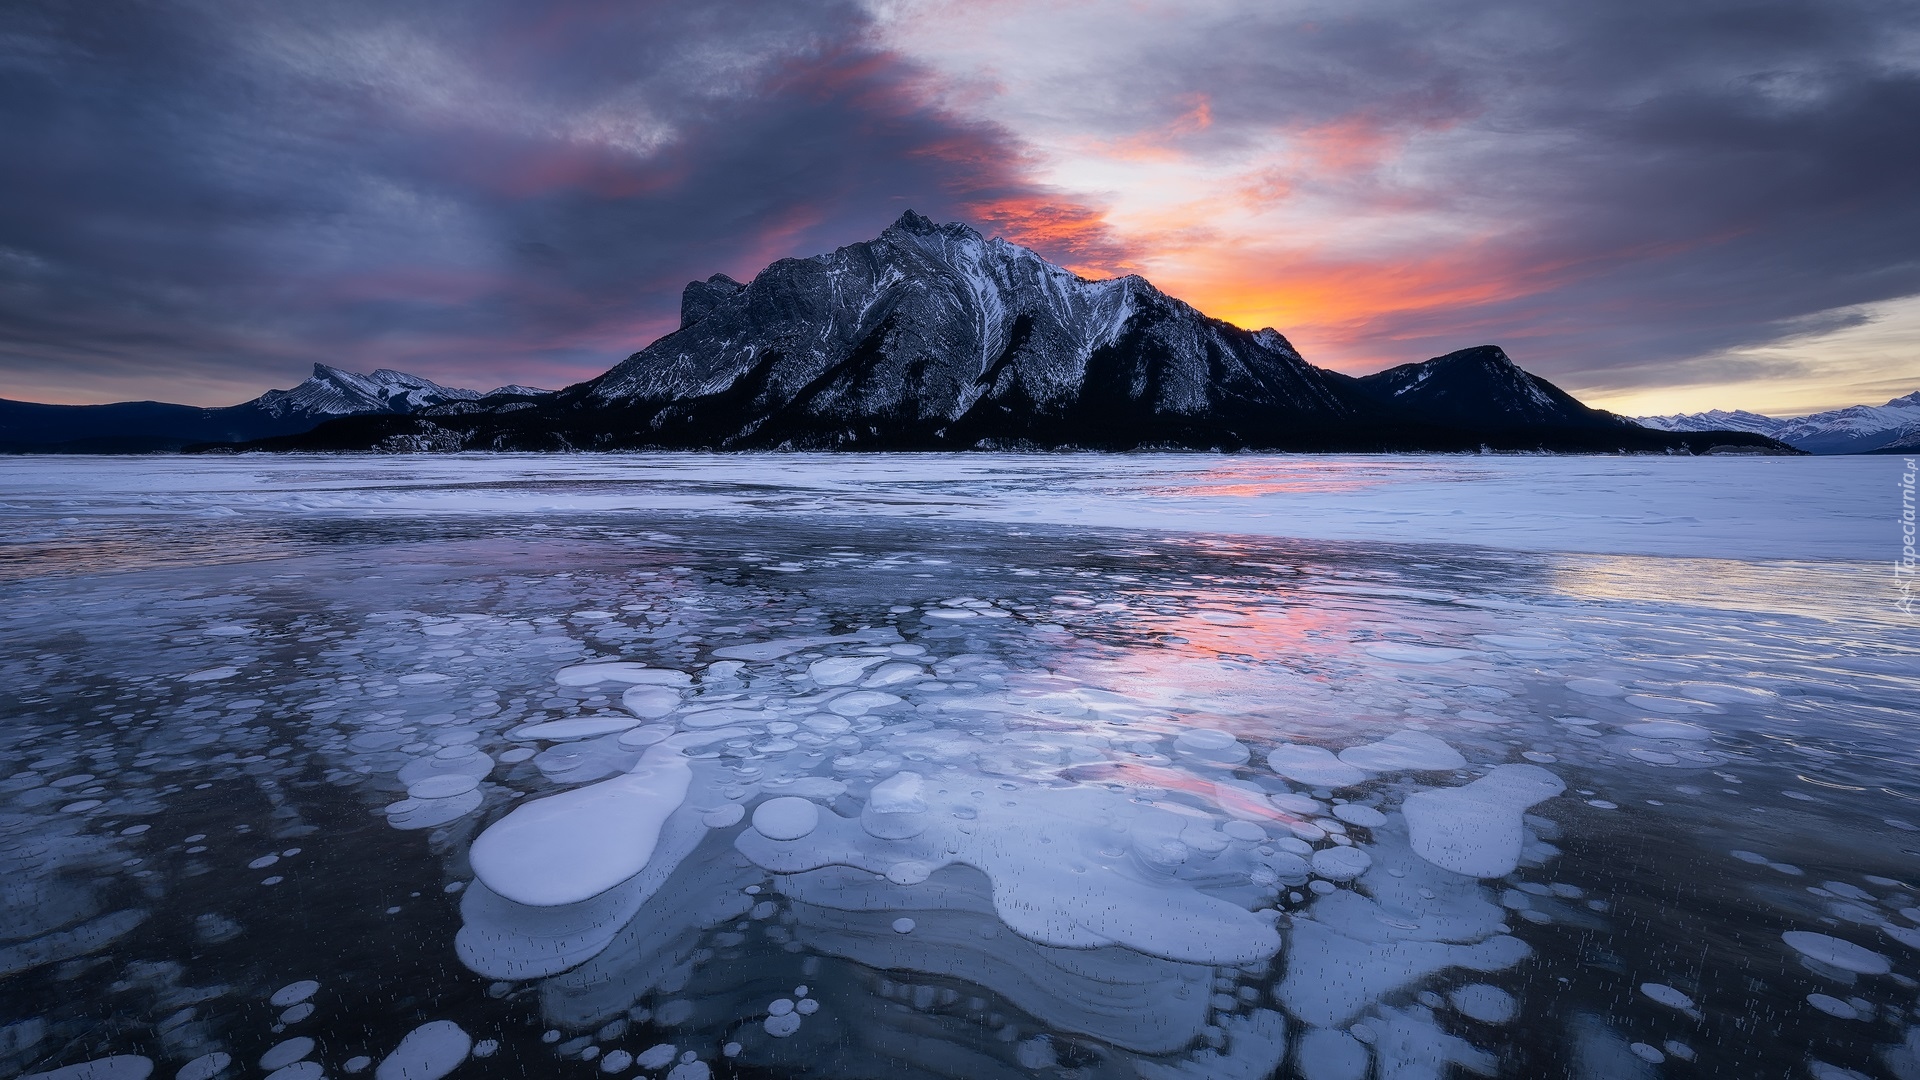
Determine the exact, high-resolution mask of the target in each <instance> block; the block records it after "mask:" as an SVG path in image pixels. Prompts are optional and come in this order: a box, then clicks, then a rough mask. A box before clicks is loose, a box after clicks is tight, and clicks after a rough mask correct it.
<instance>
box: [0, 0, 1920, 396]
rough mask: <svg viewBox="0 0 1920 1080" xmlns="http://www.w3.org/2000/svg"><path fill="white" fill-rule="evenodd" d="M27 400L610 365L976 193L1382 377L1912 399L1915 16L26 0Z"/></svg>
mask: <svg viewBox="0 0 1920 1080" xmlns="http://www.w3.org/2000/svg"><path fill="white" fill-rule="evenodd" d="M0 133H3V134H0V397H7V398H15V399H26V400H38V401H54V402H70V403H87V402H102V401H115V400H131V399H145V398H151V399H159V400H167V401H181V402H187V403H191V404H201V405H217V404H230V403H233V402H236V401H240V400H244V399H246V398H250V397H253V396H255V395H257V394H259V393H260V392H261V391H263V390H265V389H267V388H269V387H285V386H289V385H292V384H293V383H295V382H298V381H299V380H300V379H301V378H303V377H305V375H306V374H307V373H308V371H309V370H310V368H311V365H312V364H314V363H316V362H319V363H327V364H333V365H336V366H340V367H345V368H348V369H350V370H357V371H370V370H372V369H374V368H379V367H390V368H395V369H398V370H402V371H408V372H411V373H414V374H418V375H422V376H426V377H428V378H431V379H434V380H436V381H439V382H443V383H446V384H449V385H456V386H468V387H475V388H479V389H486V388H489V387H492V386H496V385H501V384H505V383H521V384H528V385H535V386H547V387H558V386H562V385H566V384H568V383H571V382H576V381H579V380H581V379H585V378H590V377H592V376H594V375H597V374H599V373H600V372H601V371H604V370H605V369H606V368H608V367H610V366H612V365H613V364H614V363H616V362H618V361H619V360H620V359H622V358H624V357H625V356H626V355H628V354H629V353H631V352H633V351H635V350H637V349H639V348H641V347H643V346H645V345H646V344H647V343H648V342H650V341H652V340H653V339H654V338H656V337H658V336H659V335H661V334H664V333H667V332H669V331H671V330H672V329H673V328H674V326H675V323H676V316H677V311H678V307H679V296H680V290H681V288H682V286H683V285H684V284H685V283H686V282H687V281H689V280H693V279H700V278H705V277H707V276H708V275H710V274H713V273H716V272H723V273H727V274H730V275H732V276H734V277H736V278H739V279H741V280H746V279H747V278H750V277H751V276H752V275H753V274H755V273H756V272H758V271H759V270H760V269H761V268H763V267H764V266H766V265H767V264H768V263H769V262H771V261H773V260H775V259H779V258H785V257H790V256H806V255H812V254H817V253H820V252H824V251H828V250H831V249H833V248H835V247H837V246H840V245H843V244H848V243H853V242H857V241H860V240H864V239H870V238H872V237H873V236H875V235H877V234H878V233H879V232H880V230H881V229H883V228H884V227H885V226H886V225H887V224H888V223H890V222H891V221H892V220H893V219H895V218H896V217H898V216H899V214H900V213H901V211H903V210H905V209H908V208H912V209H915V210H918V211H920V212H921V213H924V214H927V215H928V216H930V217H933V218H935V219H936V220H942V221H949V220H958V221H965V222H967V223H969V224H971V225H973V226H974V227H976V228H978V229H979V230H980V231H981V232H983V233H985V234H986V235H989V236H993V235H1001V236H1005V237H1007V238H1008V239H1010V240H1013V241H1016V242H1018V243H1022V244H1026V245H1028V246H1030V247H1033V248H1034V249H1035V250H1037V251H1039V252H1040V253H1041V254H1042V255H1044V256H1046V257H1047V258H1049V259H1051V260H1053V261H1054V262H1057V263H1060V264H1061V265H1064V266H1067V267H1069V268H1071V269H1073V270H1075V271H1077V272H1079V273H1082V274H1084V275H1087V276H1089V277H1102V276H1108V275H1112V274H1118V273H1140V274H1143V275H1145V276H1146V277H1148V278H1149V279H1151V280H1152V281H1153V282H1154V283H1155V284H1156V285H1158V286H1159V287H1161V288H1162V289H1164V290H1165V291H1167V292H1169V293H1171V294H1173V295H1175V296H1179V297H1181V298H1183V299H1185V300H1187V301H1189V302H1190V303H1192V304H1194V306H1196V307H1198V308H1199V309H1200V310H1202V311H1204V312H1206V313H1208V314H1210V315H1213V316H1216V317H1218V318H1223V319H1226V320H1228V321H1230V322H1233V323H1236V324H1238V325H1242V326H1246V327H1249V328H1257V327H1261V326H1273V327H1275V328H1277V329H1278V330H1280V331H1281V332H1282V333H1284V334H1286V335H1287V336H1288V338H1289V339H1290V340H1291V341H1293V343H1294V344H1295V345H1296V346H1297V347H1298V348H1299V349H1300V350H1301V351H1302V353H1303V354H1304V355H1305V356H1306V357H1307V359H1309V360H1310V361H1312V362H1314V363H1317V364H1321V365H1323V366H1327V367H1332V368H1336V369H1338V370H1342V371H1346V372H1349V373H1354V374H1360V373H1364V372H1368V371H1374V370H1378V369H1380V368H1384V367H1388V366H1391V365H1394V364H1399V363H1406V362H1409V361H1416V360H1423V359H1426V358H1428V357H1430V356H1436V355H1439V354H1441V353H1445V352H1449V351H1452V350H1454V349H1458V348H1464V347H1467V346H1472V345H1478V344H1482V343H1496V344H1499V345H1501V346H1503V347H1504V348H1505V349H1506V350H1507V352H1508V353H1509V354H1510V355H1511V356H1512V357H1513V358H1514V359H1515V361H1516V362H1518V363H1520V364H1521V365H1522V366H1523V367H1526V368H1527V369H1528V370H1531V371H1534V372H1536V373H1538V374H1541V375H1543V376H1545V377H1547V378H1549V379H1551V380H1553V381H1554V382H1556V383H1558V384H1559V385H1561V386H1563V387H1565V388H1566V389H1568V390H1570V391H1572V392H1574V393H1576V394H1578V395H1579V396H1581V397H1582V398H1583V399H1584V400H1587V401H1588V402H1589V403H1591V404H1595V405H1599V406H1602V407H1606V408H1611V409H1614V410H1616V411H1621V412H1626V413H1629V414H1648V413H1668V412H1677V411H1693V410H1698V409H1706V408H1746V409H1751V410H1754V411H1758V412H1767V413H1774V414H1789V413H1800V412H1809V411H1814V410H1818V409H1825V408H1832V407H1837V406H1842V405H1847V404H1854V403H1858V402H1874V403H1877V402H1880V401H1884V400H1886V399H1887V398H1889V397H1892V396H1895V395H1898V394H1904V393H1908V392H1910V391H1912V390H1914V389H1920V181H1916V179H1915V178H1916V177H1920V5H1916V4H1913V3H1912V2H1911V0H1743V2H1738V3H1726V2H1721V0H1687V2H1686V3H1680V4H1676V3H1673V2H1672V0H1607V2H1606V3H1593V2H1591V0H1583V2H1579V3H1571V2H1568V3H1563V2H1556V0H1305V2H1297V0H1182V2H1177V3H1176V2H1165V3H1163V2H1160V0H1107V2H1103V3H1091V2H1079V0H1019V2H1007V3H1001V2H996V0H987V2H973V3H958V2H946V0H864V2H854V0H849V2H836V0H823V2H817V3H808V4H804V5H801V4H793V3H790V2H780V3H776V2H771V0H767V2H758V0H749V2H729V0H709V2H702V3H687V2H685V0H681V2H677V3H654V2H651V0H623V2H615V0H462V2H458V3H453V2H442V0H409V2H407V3H401V4H395V3H392V2H391V0H305V2H301V3H293V2H276V0H170V2H169V3H165V4H156V3H151V2H148V0H87V2H86V3H81V4H76V3H71V2H68V0H45V2H39V0H13V2H11V3H8V4H6V5H4V6H0Z"/></svg>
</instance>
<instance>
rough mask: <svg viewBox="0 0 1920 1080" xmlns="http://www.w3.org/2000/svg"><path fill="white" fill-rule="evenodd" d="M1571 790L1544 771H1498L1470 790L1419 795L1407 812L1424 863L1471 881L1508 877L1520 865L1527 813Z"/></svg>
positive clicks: (1532, 767)
mask: <svg viewBox="0 0 1920 1080" xmlns="http://www.w3.org/2000/svg"><path fill="white" fill-rule="evenodd" d="M1565 790H1566V785H1565V784H1563V783H1561V782H1560V778H1559V777H1557V776H1555V775H1553V774H1552V773H1550V772H1548V771H1547V770H1545V769H1543V768H1541V767H1540V766H1538V765H1496V766H1494V767H1493V769H1492V770H1490V771H1489V772H1488V773H1487V775H1485V776H1483V777H1481V778H1480V779H1478V780H1475V781H1474V782H1473V783H1471V784H1467V785H1466V786H1464V787H1457V788H1440V789H1435V790H1429V791H1419V792H1415V793H1414V794H1412V795H1409V796H1407V800H1406V802H1405V803H1404V804H1403V805H1402V807H1401V812H1402V813H1403V814H1404V815H1405V816H1406V819H1407V827H1408V831H1409V833H1410V835H1411V838H1412V842H1413V850H1414V852H1415V853H1416V854H1418V855H1419V856H1420V857H1421V858H1423V859H1425V860H1427V861H1428V862H1430V863H1433V864H1434V865H1435V866H1439V867H1443V868H1445V869H1448V870H1451V871H1453V872H1454V873H1456V874H1465V875H1467V876H1468V877H1479V878H1493V877H1505V876H1506V875H1508V874H1511V873H1512V872H1513V869H1514V867H1516V866H1518V865H1519V863H1520V849H1521V847H1522V845H1523V844H1524V842H1525V831H1524V828H1523V826H1522V822H1521V818H1522V817H1523V816H1524V815H1525V813H1526V811H1527V809H1528V808H1529V807H1531V806H1533V805H1534V804H1535V803H1538V802H1540V801H1542V800H1545V799H1550V798H1552V797H1554V796H1555V795H1558V794H1560V793H1561V792H1562V791H1565Z"/></svg>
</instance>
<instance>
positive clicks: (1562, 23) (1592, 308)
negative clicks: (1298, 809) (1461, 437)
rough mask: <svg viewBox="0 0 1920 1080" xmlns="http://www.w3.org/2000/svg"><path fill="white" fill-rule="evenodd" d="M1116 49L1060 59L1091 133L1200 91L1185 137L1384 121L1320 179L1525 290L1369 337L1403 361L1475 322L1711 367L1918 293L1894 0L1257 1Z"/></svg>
mask: <svg viewBox="0 0 1920 1080" xmlns="http://www.w3.org/2000/svg"><path fill="white" fill-rule="evenodd" d="M1126 59H1127V61H1128V62H1127V63H1125V64H1118V63H1114V64H1111V65H1110V67H1109V70H1110V71H1112V72H1114V73H1115V76H1116V77H1115V80H1114V81H1113V82H1111V83H1107V84H1104V85H1101V84H1100V83H1099V79H1100V73H1099V72H1097V71H1092V70H1087V69H1076V70H1075V71H1074V72H1073V76H1072V78H1073V81H1074V82H1075V83H1076V84H1084V83H1085V82H1086V81H1087V80H1093V81H1094V82H1095V84H1096V85H1094V86H1093V87H1091V88H1090V89H1088V90H1086V92H1085V94H1084V97H1083V100H1085V101H1088V102H1093V103H1103V104H1104V105H1106V106H1110V107H1111V108H1110V111H1108V112H1107V114H1106V115H1105V116H1104V117H1099V116H1089V117H1088V120H1089V122H1090V123H1095V124H1099V123H1106V124H1108V125H1110V126H1111V127H1112V128H1113V129H1114V130H1125V129H1129V128H1132V127H1135V126H1137V124H1138V122H1139V121H1138V117H1139V115H1140V110H1141V109H1143V108H1144V109H1153V108H1158V109H1159V110H1160V113H1159V115H1160V119H1161V121H1162V122H1169V121H1171V120H1172V119H1173V117H1174V116H1175V114H1177V113H1178V112H1179V110H1180V109H1182V108H1184V107H1185V106H1184V104H1183V102H1184V101H1185V100H1187V99H1186V98H1184V97H1183V95H1191V94H1195V93H1204V94H1206V95H1207V97H1208V99H1209V101H1210V104H1211V109H1212V118H1213V125H1212V127H1211V128H1209V129H1208V130H1207V131H1206V132H1205V133H1204V135H1203V136H1198V137H1196V142H1198V143H1200V144H1201V145H1202V152H1204V141H1207V140H1210V141H1212V142H1214V143H1216V144H1218V145H1219V147H1220V149H1221V150H1222V151H1223V152H1226V151H1230V150H1231V149H1232V148H1233V146H1234V143H1235V141H1236V140H1242V139H1245V138H1246V137H1247V136H1248V134H1249V133H1250V132H1255V131H1260V130H1265V129H1268V128H1271V127H1273V126H1276V125H1295V126H1311V125H1314V124H1326V123H1332V122H1338V121H1342V120H1347V121H1352V122H1357V123H1363V124H1371V125H1375V126H1377V127H1378V128H1379V129H1380V130H1382V131H1384V132H1387V133H1389V134H1393V135H1396V136H1401V137H1405V138H1406V140H1407V141H1406V143H1405V146H1406V155H1405V156H1404V157H1403V158H1400V159H1398V160H1393V161H1391V162H1390V163H1389V165H1388V167H1387V168H1386V169H1383V170H1382V171H1380V172H1378V173H1367V174H1361V175H1344V176H1338V177H1336V178H1335V180H1334V183H1336V184H1337V185H1339V188H1340V190H1339V191H1337V192H1334V193H1332V194H1334V195H1336V196H1337V197H1338V198H1344V199H1348V200H1351V201H1352V202H1353V203H1354V204H1355V205H1356V206H1363V205H1364V204H1365V203H1366V202H1367V201H1368V200H1370V199H1373V200H1379V201H1382V202H1386V201H1391V202H1393V203H1395V204H1396V205H1400V206H1417V207H1424V208H1426V209H1429V210H1431V211H1433V212H1434V213H1436V214H1442V215H1453V216H1456V217H1458V218H1459V219H1461V220H1466V221H1480V222H1484V223H1485V226H1486V229H1487V231H1488V233H1489V235H1492V236H1497V237H1498V239H1497V241H1496V242H1494V243H1493V244H1492V246H1491V247H1490V248H1489V249H1484V250H1481V251H1479V252H1477V253H1475V254H1474V255H1473V256H1472V257H1471V258H1472V259H1474V260H1481V261H1465V259H1463V262H1462V265H1461V273H1462V275H1463V277H1464V276H1468V275H1475V274H1480V275H1488V274H1507V275H1511V276H1513V277H1515V278H1516V279H1518V280H1520V281H1522V282H1527V283H1530V286H1531V287H1537V288H1540V289H1541V291H1540V292H1538V293H1537V294H1535V295H1528V296H1522V297H1516V298H1514V299H1511V300H1507V301H1501V302H1496V303H1491V304H1486V305H1479V306H1475V307H1472V308H1466V309H1461V310H1454V311H1444V312H1438V313H1427V314H1423V315H1419V316H1408V317H1401V318H1393V319H1385V320H1382V321H1381V322H1379V323H1378V324H1377V325H1376V326H1374V327H1372V328H1371V329H1372V330H1373V331H1375V332H1377V333H1378V334H1379V335H1380V337H1381V338H1382V339H1384V340H1394V341H1402V342H1405V343H1406V347H1407V351H1408V352H1409V353H1422V352H1425V351H1434V352H1437V351H1441V350H1443V349H1447V348H1452V347H1456V346H1458V345H1461V344H1464V343H1466V342H1467V341H1469V340H1470V339H1477V338H1486V339H1490V340H1491V339H1498V340H1502V341H1504V342H1506V343H1507V344H1509V346H1510V347H1515V351H1516V354H1517V355H1523V356H1526V357H1528V358H1529V360H1530V361H1531V362H1532V363H1535V364H1538V365H1539V366H1540V367H1542V368H1543V369H1544V370H1546V371H1548V372H1550V373H1553V374H1554V375H1556V376H1559V377H1564V378H1569V379H1570V380H1571V381H1574V382H1576V383H1581V384H1584V385H1588V386H1632V385H1649V384H1656V385H1657V384H1661V383H1678V382H1695V381H1714V380H1715V379H1717V378H1721V377H1726V376H1732V377H1736V378H1737V377H1739V374H1740V372H1738V371H1737V370H1733V369H1726V368H1723V367H1716V366H1715V365H1717V364H1723V363H1725V362H1723V361H1706V360H1703V361H1701V362H1700V363H1698V364H1692V365H1688V364H1680V363H1676V361H1680V360H1682V359H1683V358H1687V357H1696V356H1703V355H1706V354H1712V353H1714V352H1716V351H1718V350H1721V349H1724V348H1727V347H1730V346H1736V345H1741V344H1746V343H1750V342H1755V341H1763V340H1768V339H1771V338H1773V337H1776V336H1779V335H1782V334H1785V333H1788V332H1792V331H1796V330H1802V329H1804V328H1805V325H1806V323H1805V321H1804V320H1805V318H1806V317H1808V316H1810V315H1813V314H1815V313H1818V312H1821V311H1825V310H1828V309H1832V308H1837V307H1842V306H1846V305H1853V304H1860V303H1864V302H1869V301H1876V300H1883V299H1888V298H1893V297H1900V296H1907V295H1911V294H1914V293H1916V292H1920V240H1916V239H1915V238H1916V237H1920V196H1917V195H1916V192H1920V186H1916V182H1915V179H1914V178H1915V177H1916V176H1920V6H1916V5H1913V4H1911V3H1905V2H1877V0H1752V2H1737V3H1728V2H1715V0H1708V2H1698V3H1696V2H1689V3H1682V4H1675V3H1670V2H1666V0H1609V2H1607V3H1599V4H1585V3H1546V4H1533V3H1512V2H1508V0H1499V2H1488V0H1420V2H1417V3H1415V2H1404V3H1392V2H1389V3H1369V4H1351V5H1348V4H1341V5H1318V4H1314V5H1289V6H1275V5H1260V6H1257V7H1254V6H1249V7H1248V8H1246V9H1244V10H1242V11H1241V12H1240V13H1238V14H1237V15H1236V16H1235V17H1233V18H1231V19H1225V18H1221V19H1217V20H1216V21H1213V22H1200V23H1190V24H1189V30H1188V32H1187V33H1185V34H1181V33H1171V34H1165V35H1156V36H1154V37H1152V38H1149V39H1144V40H1141V41H1139V42H1138V43H1137V51H1136V52H1134V53H1133V55H1130V56H1128V57H1127V58H1126ZM1096 111H1098V110H1096ZM1432 254H1442V253H1440V252H1435V253H1432Z"/></svg>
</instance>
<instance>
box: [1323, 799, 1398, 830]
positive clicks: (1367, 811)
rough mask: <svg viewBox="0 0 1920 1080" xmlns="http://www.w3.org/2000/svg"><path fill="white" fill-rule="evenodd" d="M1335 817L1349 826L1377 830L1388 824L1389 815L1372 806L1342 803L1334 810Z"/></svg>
mask: <svg viewBox="0 0 1920 1080" xmlns="http://www.w3.org/2000/svg"><path fill="white" fill-rule="evenodd" d="M1333 816H1334V817H1337V818H1339V819H1340V820H1341V821H1344V822H1346V823H1347V824H1349V825H1358V826H1360V827H1361V828H1363V829H1377V828H1379V827H1380V826H1382V825H1385V824H1386V823H1387V815H1385V814H1383V813H1381V812H1380V811H1378V810H1375V809H1374V808H1373V807H1371V806H1362V805H1360V804H1359V803H1342V804H1340V805H1339V806H1336V807H1334V808H1333Z"/></svg>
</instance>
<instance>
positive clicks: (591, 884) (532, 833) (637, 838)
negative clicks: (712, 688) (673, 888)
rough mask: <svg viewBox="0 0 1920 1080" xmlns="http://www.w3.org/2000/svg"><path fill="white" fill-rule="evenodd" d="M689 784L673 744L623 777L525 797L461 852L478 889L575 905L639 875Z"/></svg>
mask: <svg viewBox="0 0 1920 1080" xmlns="http://www.w3.org/2000/svg"><path fill="white" fill-rule="evenodd" d="M692 779H693V773H692V770H691V769H690V768H689V767H688V764H687V759H686V755H685V754H684V753H682V752H681V750H680V749H679V748H678V747H677V746H676V745H675V744H674V742H673V741H671V740H669V741H668V742H663V743H660V744H657V745H655V746H653V747H651V748H649V749H648V750H647V752H646V754H645V755H644V756H642V757H641V759H640V761H639V763H637V764H636V765H635V766H634V767H633V769H632V770H631V771H630V772H628V773H627V774H625V775H623V776H617V777H614V778H612V779H609V780H603V781H601V782H599V783H597V784H591V785H588V786H586V787H582V788H575V789H574V790H572V791H567V792H562V793H561V794H558V795H551V796H548V797H546V798H544V799H533V800H530V801H527V802H524V803H522V804H521V805H520V806H518V807H516V808H515V809H514V810H513V812H511V813H509V814H508V815H507V816H506V817H503V818H501V819H500V820H499V821H496V822H494V823H493V824H492V825H490V826H488V828H487V830H486V831H485V832H483V833H481V834H480V836H479V838H478V839H476V840H475V841H474V842H473V847H472V849H471V851H470V853H469V860H470V861H471V863H472V865H473V869H474V873H475V874H476V875H477V876H478V877H479V878H480V880H481V881H482V882H484V883H485V884H486V886H487V887H488V888H489V889H491V890H492V891H494V892H495V893H498V894H499V895H501V896H504V897H506V898H507V899H509V900H512V901H514V902H516V903H520V904H527V905H530V906H534V907H542V906H552V905H556V904H576V903H579V902H580V901H583V900H586V899H588V898H589V897H593V896H597V895H599V894H600V893H603V892H605V891H607V890H608V889H611V888H612V887H614V886H615V885H618V884H619V883H620V882H622V881H625V880H626V879H628V878H630V877H632V876H633V875H635V874H637V873H639V872H640V870H641V869H642V868H644V867H645V866H646V865H647V862H648V860H649V859H651V858H652V857H653V850H654V847H655V845H656V844H657V843H658V842H659V839H660V829H661V827H662V826H663V825H664V824H665V823H666V820H667V816H668V815H670V814H672V813H673V812H674V811H675V810H677V809H678V808H679V807H680V804H681V803H682V802H683V801H685V799H686V797H687V788H688V786H689V784H691V782H692Z"/></svg>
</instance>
